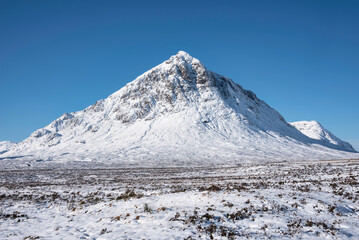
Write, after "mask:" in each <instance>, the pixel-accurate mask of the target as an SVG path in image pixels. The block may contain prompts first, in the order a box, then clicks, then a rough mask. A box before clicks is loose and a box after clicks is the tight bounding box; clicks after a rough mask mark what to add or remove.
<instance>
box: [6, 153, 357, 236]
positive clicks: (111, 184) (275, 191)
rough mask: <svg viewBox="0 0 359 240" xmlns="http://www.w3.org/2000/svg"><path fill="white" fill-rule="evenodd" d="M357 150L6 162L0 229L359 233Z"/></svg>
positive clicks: (33, 232)
mask: <svg viewBox="0 0 359 240" xmlns="http://www.w3.org/2000/svg"><path fill="white" fill-rule="evenodd" d="M358 176H359V160H341V161H317V162H301V163H271V164H246V165H242V166H237V167H221V168H156V169H155V168H143V169H91V170H78V169H76V170H25V171H16V170H14V171H0V204H1V208H0V239H228V238H229V239H248V238H249V239H316V238H317V239H359V177H358Z"/></svg>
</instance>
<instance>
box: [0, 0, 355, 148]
mask: <svg viewBox="0 0 359 240" xmlns="http://www.w3.org/2000/svg"><path fill="white" fill-rule="evenodd" d="M358 12H359V2H358V1H330V0H326V1H320V0H316V1H303V0H301V1H265V0H263V1H255V0H248V1H92V0H87V1H76V0H72V1H40V0H36V1H17V0H2V1H0V108H1V112H0V141H2V140H11V141H21V140H23V139H24V138H26V137H27V136H28V135H29V134H30V133H31V132H33V131H34V130H36V129H38V128H41V127H44V126H45V125H47V124H49V123H50V122H51V121H53V120H54V119H56V118H57V117H59V116H60V115H62V114H63V113H64V112H72V111H77V110H82V109H83V108H85V107H87V106H88V105H91V104H93V103H94V102H95V101H97V100H99V99H102V98H106V97H107V96H108V95H110V94H111V93H113V92H115V91H116V90H118V89H120V88H121V87H123V86H124V85H125V84H126V83H127V82H130V81H132V80H133V79H134V78H135V77H136V76H138V75H140V74H142V73H143V72H144V71H146V70H148V69H150V68H152V67H154V66H155V65H157V64H159V63H161V62H162V61H164V60H166V59H167V58H169V57H170V56H171V55H173V54H175V53H177V52H178V51H179V50H184V51H186V52H188V53H190V54H191V55H192V56H194V57H196V58H198V59H199V60H201V61H202V62H203V63H204V64H205V65H206V66H207V68H208V69H210V70H212V71H215V72H217V73H220V74H222V75H225V76H228V77H230V78H232V79H233V80H234V81H235V82H237V83H239V84H241V85H242V86H243V87H244V88H246V89H250V90H252V91H254V92H255V93H256V94H257V96H258V97H259V98H261V99H263V100H264V101H266V102H267V103H268V104H269V105H271V106H272V107H274V108H275V109H276V110H278V111H279V112H280V113H281V114H282V115H283V116H284V118H285V119H286V120H287V121H298V120H317V121H319V122H320V123H322V124H323V125H324V127H326V128H327V129H329V130H330V131H332V132H333V133H334V134H335V135H337V136H338V137H340V138H342V139H344V140H346V141H349V142H351V143H352V144H353V146H354V147H355V148H356V149H357V150H358V149H359V120H358V119H359V108H358V104H359V81H358V79H359V28H358V26H359V14H358Z"/></svg>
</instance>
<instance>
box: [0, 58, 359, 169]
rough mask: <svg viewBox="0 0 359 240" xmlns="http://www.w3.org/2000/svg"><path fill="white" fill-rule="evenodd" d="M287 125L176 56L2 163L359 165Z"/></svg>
mask: <svg viewBox="0 0 359 240" xmlns="http://www.w3.org/2000/svg"><path fill="white" fill-rule="evenodd" d="M292 125H293V126H292ZM292 125H291V124H289V123H287V122H286V121H285V120H284V118H283V117H282V116H281V115H280V114H279V113H278V112H277V111H276V110H274V109H273V108H271V107H270V106H268V105H267V104H266V103H265V102H264V101H262V100H260V99H259V98H257V96H256V95H255V94H254V93H253V92H251V91H248V90H245V89H243V88H242V87H241V86H240V85H238V84H236V83H234V82H233V81H232V80H231V79H229V78H227V77H224V76H222V75H219V74H217V73H214V72H211V71H209V70H207V68H206V67H205V66H204V65H203V64H202V63H201V62H200V61H199V60H198V59H196V58H193V57H192V56H190V55H189V54H188V53H186V52H183V51H180V52H178V53H177V54H176V55H173V56H171V57H170V58H169V59H168V60H166V61H165V62H163V63H161V64H160V65H158V66H156V67H154V68H152V69H151V70H149V71H147V72H145V73H144V74H142V75H141V76H139V77H137V78H136V79H135V80H134V81H132V82H130V83H128V84H127V85H126V86H125V87H123V88H121V89H120V90H119V91H117V92H115V93H113V94H112V95H110V96H109V97H108V98H106V99H103V100H99V101H97V102H96V103H95V104H94V105H91V106H89V107H87V108H86V109H84V110H82V111H78V112H73V113H65V114H63V115H62V116H61V117H60V118H58V119H56V120H55V121H53V122H52V123H50V124H49V125H48V126H46V127H44V128H42V129H39V130H37V131H35V132H34V133H32V134H31V135H30V137H29V138H27V139H25V140H24V141H22V142H20V143H18V144H11V146H10V145H7V146H9V147H8V149H6V150H3V151H2V152H0V158H2V159H9V158H16V157H17V158H19V159H21V160H22V161H23V162H26V161H27V164H28V165H31V166H33V165H36V164H40V163H42V162H43V161H45V162H54V163H58V162H74V161H92V162H106V163H110V162H114V163H119V164H122V165H123V166H130V165H131V166H132V165H141V166H143V165H149V166H150V165H154V164H160V165H162V166H168V165H191V164H195V165H201V164H236V163H241V162H253V161H276V160H301V159H338V158H352V157H353V156H354V157H358V154H356V153H352V152H355V150H354V149H353V148H352V147H351V146H350V144H349V143H345V142H343V141H341V140H340V139H338V138H336V137H335V136H334V135H330V136H329V135H323V138H320V139H318V138H316V137H312V136H311V135H309V134H306V132H305V131H304V130H303V128H302V127H299V124H292ZM302 132H303V133H302ZM328 136H329V137H330V138H331V139H336V140H338V141H330V140H328V139H329V138H326V137H328ZM333 136H334V137H335V138H333ZM20 157H21V158H20Z"/></svg>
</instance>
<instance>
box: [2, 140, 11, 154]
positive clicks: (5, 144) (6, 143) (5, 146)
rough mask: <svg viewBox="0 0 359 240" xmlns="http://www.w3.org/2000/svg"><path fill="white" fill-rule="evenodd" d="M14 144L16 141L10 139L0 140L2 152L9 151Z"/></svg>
mask: <svg viewBox="0 0 359 240" xmlns="http://www.w3.org/2000/svg"><path fill="white" fill-rule="evenodd" d="M14 144H15V143H13V142H10V141H2V142H0V154H3V153H6V152H7V151H9V149H10V148H11V146H12V145H14Z"/></svg>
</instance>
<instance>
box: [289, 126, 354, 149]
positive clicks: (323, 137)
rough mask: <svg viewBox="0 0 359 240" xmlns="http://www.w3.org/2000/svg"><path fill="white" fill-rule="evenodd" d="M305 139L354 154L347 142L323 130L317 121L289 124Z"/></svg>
mask: <svg viewBox="0 0 359 240" xmlns="http://www.w3.org/2000/svg"><path fill="white" fill-rule="evenodd" d="M289 124H291V125H292V126H293V127H295V128H296V129H298V130H299V131H301V132H302V133H303V134H304V135H306V136H307V137H310V138H312V139H315V140H319V141H321V142H322V144H323V145H325V146H328V147H332V148H337V149H341V150H346V151H351V152H355V149H354V148H353V147H352V145H350V144H349V143H347V142H344V141H342V140H340V139H339V138H338V137H336V136H334V134H333V133H331V132H329V131H328V130H327V129H325V128H324V127H323V126H322V125H321V124H320V123H318V122H317V121H299V122H291V123H289Z"/></svg>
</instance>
